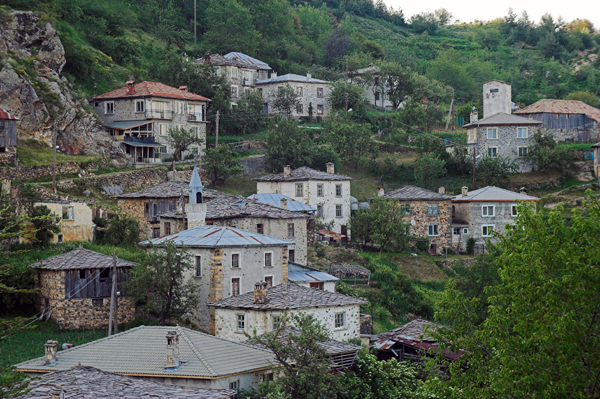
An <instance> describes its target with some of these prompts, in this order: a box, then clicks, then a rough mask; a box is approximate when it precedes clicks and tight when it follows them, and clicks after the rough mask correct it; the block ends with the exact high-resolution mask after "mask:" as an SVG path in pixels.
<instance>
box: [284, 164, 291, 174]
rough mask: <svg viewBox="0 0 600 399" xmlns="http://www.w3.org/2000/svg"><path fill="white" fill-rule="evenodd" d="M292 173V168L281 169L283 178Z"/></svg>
mask: <svg viewBox="0 0 600 399" xmlns="http://www.w3.org/2000/svg"><path fill="white" fill-rule="evenodd" d="M290 173H292V168H291V167H290V165H286V166H284V167H283V177H288V176H289V175H290Z"/></svg>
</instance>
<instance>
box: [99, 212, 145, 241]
mask: <svg viewBox="0 0 600 399" xmlns="http://www.w3.org/2000/svg"><path fill="white" fill-rule="evenodd" d="M139 242H140V223H139V222H138V221H137V219H135V218H134V217H132V216H129V215H125V214H119V215H117V216H115V217H113V218H111V219H110V220H109V221H108V227H107V228H106V230H105V231H104V235H103V239H102V243H103V244H110V245H118V246H128V247H133V246H137V245H138V243H139Z"/></svg>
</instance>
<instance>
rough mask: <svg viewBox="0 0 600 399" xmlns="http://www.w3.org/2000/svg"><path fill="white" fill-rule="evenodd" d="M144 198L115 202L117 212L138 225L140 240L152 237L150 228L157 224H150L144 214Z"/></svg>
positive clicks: (123, 199) (146, 200)
mask: <svg viewBox="0 0 600 399" xmlns="http://www.w3.org/2000/svg"><path fill="white" fill-rule="evenodd" d="M147 203H148V199H146V198H127V199H126V198H122V199H119V200H117V206H118V207H119V210H120V211H121V212H122V213H123V214H124V215H127V216H130V217H133V218H134V219H135V220H137V221H138V222H139V223H140V239H141V238H150V237H152V227H158V224H157V223H154V224H152V223H150V222H149V221H148V217H146V215H145V214H144V210H145V206H146V204H147Z"/></svg>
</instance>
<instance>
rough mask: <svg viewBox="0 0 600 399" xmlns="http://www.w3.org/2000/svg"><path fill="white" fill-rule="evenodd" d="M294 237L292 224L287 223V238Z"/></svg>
mask: <svg viewBox="0 0 600 399" xmlns="http://www.w3.org/2000/svg"><path fill="white" fill-rule="evenodd" d="M293 236H294V223H288V237H293Z"/></svg>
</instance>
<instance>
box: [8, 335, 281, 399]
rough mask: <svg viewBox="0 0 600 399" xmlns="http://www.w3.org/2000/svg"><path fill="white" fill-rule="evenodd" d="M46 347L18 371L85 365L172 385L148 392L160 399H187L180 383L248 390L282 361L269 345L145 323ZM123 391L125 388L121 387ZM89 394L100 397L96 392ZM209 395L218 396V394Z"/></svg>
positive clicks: (48, 370)
mask: <svg viewBox="0 0 600 399" xmlns="http://www.w3.org/2000/svg"><path fill="white" fill-rule="evenodd" d="M165 346H166V347H165ZM40 349H41V348H40ZM45 351H46V354H45V356H43V357H39V358H36V359H32V360H28V361H26V362H22V363H19V364H17V365H16V368H17V370H19V371H22V372H25V373H27V374H30V375H36V376H40V375H43V374H47V373H51V372H56V371H64V370H70V369H71V368H73V367H75V366H78V365H86V366H89V367H95V368H99V369H101V370H103V371H105V372H110V373H116V374H121V375H125V376H127V377H136V378H139V379H141V380H145V381H148V382H153V383H156V384H163V383H164V384H172V385H173V390H172V391H171V393H170V394H169V395H166V396H163V395H159V394H158V393H157V392H150V395H149V396H144V397H161V398H162V397H165V398H166V397H168V398H178V397H185V396H178V394H180V393H181V392H183V391H181V390H179V389H177V387H175V386H183V387H189V388H203V389H211V390H212V389H225V390H230V389H232V390H238V389H246V390H249V389H251V387H252V386H257V385H258V384H259V383H261V382H262V381H263V380H265V379H267V378H268V379H270V378H271V377H272V374H273V373H274V371H276V370H274V369H275V368H276V366H275V365H276V364H277V361H276V360H275V358H274V356H273V354H272V353H271V352H270V351H268V350H266V349H261V348H256V347H252V346H249V345H245V344H240V343H236V342H231V341H227V340H225V339H221V338H217V337H214V336H212V335H208V334H204V333H201V332H199V331H194V330H190V329H188V328H183V327H179V326H176V327H170V326H169V327H166V326H165V327H161V326H140V327H136V328H132V329H131V330H127V331H124V332H121V333H119V334H115V335H112V336H110V337H107V338H101V339H98V340H96V341H92V342H88V343H86V344H83V345H79V346H75V347H73V348H70V349H67V350H62V351H57V345H56V341H49V342H48V343H46V344H45ZM124 389H126V387H121V390H124ZM121 392H122V391H121ZM214 393H216V392H214ZM228 393H229V391H224V392H223V394H228ZM66 397H76V396H70V395H67V396H66ZM90 397H94V398H96V397H99V395H98V393H97V392H95V393H94V395H92V396H90ZM106 397H115V396H110V395H108V396H106ZM116 397H117V398H118V397H123V396H116ZM128 397H129V396H128ZM194 397H200V398H202V396H194ZM216 397H217V398H221V397H222V396H216ZM225 397H227V396H225ZM208 398H210V399H213V396H208ZM215 399H216V398H215Z"/></svg>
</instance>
